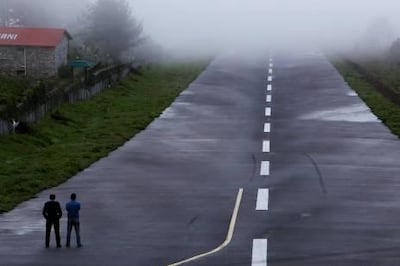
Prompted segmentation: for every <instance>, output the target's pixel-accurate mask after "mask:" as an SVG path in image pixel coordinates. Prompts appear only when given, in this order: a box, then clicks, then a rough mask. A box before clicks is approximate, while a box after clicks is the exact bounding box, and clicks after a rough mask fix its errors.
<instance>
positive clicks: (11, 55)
mask: <svg viewBox="0 0 400 266" xmlns="http://www.w3.org/2000/svg"><path fill="white" fill-rule="evenodd" d="M21 70H24V48H23V47H15V46H12V47H11V46H0V74H2V75H8V74H17V71H21Z"/></svg>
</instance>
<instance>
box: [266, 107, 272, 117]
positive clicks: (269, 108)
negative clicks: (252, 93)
mask: <svg viewBox="0 0 400 266" xmlns="http://www.w3.org/2000/svg"><path fill="white" fill-rule="evenodd" d="M265 116H271V107H265Z"/></svg>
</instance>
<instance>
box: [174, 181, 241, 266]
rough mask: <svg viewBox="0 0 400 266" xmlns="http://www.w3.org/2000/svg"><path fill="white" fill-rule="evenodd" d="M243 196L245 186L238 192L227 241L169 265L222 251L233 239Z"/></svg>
mask: <svg viewBox="0 0 400 266" xmlns="http://www.w3.org/2000/svg"><path fill="white" fill-rule="evenodd" d="M242 197H243V188H240V189H239V192H238V194H237V196H236V203H235V208H234V209H233V213H232V217H231V222H230V224H229V229H228V234H227V236H226V239H225V241H224V242H223V243H222V244H221V245H220V246H218V247H217V248H215V249H213V250H211V251H209V252H206V253H203V254H200V255H197V256H194V257H192V258H189V259H186V260H183V261H179V262H176V263H172V264H169V265H168V266H178V265H182V264H185V263H187V262H190V261H194V260H198V259H201V258H203V257H206V256H209V255H212V254H214V253H217V252H218V251H221V250H222V249H224V248H225V247H226V246H228V245H229V243H230V242H231V241H232V237H233V232H234V231H235V225H236V220H237V216H238V213H239V207H240V202H241V201H242Z"/></svg>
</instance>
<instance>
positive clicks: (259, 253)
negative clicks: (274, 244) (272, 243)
mask: <svg viewBox="0 0 400 266" xmlns="http://www.w3.org/2000/svg"><path fill="white" fill-rule="evenodd" d="M267 249H268V240H267V239H253V252H252V256H251V266H267Z"/></svg>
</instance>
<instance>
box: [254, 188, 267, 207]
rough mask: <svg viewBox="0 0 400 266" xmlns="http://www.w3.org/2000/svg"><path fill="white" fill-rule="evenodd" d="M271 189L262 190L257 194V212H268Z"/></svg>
mask: <svg viewBox="0 0 400 266" xmlns="http://www.w3.org/2000/svg"><path fill="white" fill-rule="evenodd" d="M268 202H269V189H267V188H260V189H259V190H258V193H257V205H256V210H257V211H268V205H269V204H268Z"/></svg>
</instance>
